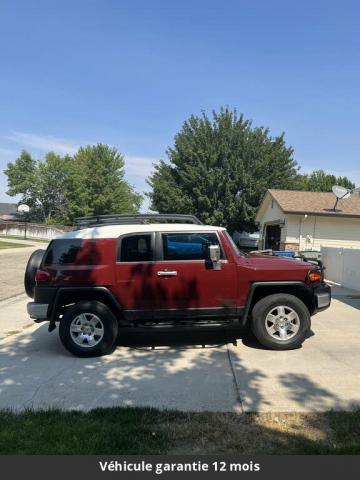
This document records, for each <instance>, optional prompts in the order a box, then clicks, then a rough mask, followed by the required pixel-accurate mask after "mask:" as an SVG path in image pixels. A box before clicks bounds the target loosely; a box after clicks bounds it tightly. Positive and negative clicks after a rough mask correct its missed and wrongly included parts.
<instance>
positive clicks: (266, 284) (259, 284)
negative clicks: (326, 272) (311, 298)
mask: <svg viewBox="0 0 360 480" xmlns="http://www.w3.org/2000/svg"><path fill="white" fill-rule="evenodd" d="M288 285H290V286H291V285H298V286H301V287H302V288H305V289H308V287H307V286H306V284H305V283H304V282H301V281H300V280H291V281H289V280H285V281H274V282H272V281H270V282H254V283H252V284H251V286H250V291H249V295H248V298H247V302H246V306H245V310H244V315H243V323H244V324H245V323H246V322H247V320H248V316H249V312H250V307H251V302H252V299H253V297H254V293H255V290H256V289H257V288H259V287H274V286H275V287H276V286H288Z"/></svg>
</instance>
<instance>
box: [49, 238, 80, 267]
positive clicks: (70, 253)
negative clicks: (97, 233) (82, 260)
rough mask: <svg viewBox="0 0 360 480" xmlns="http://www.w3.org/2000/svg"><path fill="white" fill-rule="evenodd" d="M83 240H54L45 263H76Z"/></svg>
mask: <svg viewBox="0 0 360 480" xmlns="http://www.w3.org/2000/svg"><path fill="white" fill-rule="evenodd" d="M80 246H81V240H79V239H69V240H67V239H64V240H62V239H60V240H53V241H52V242H51V243H50V245H49V247H48V250H47V252H46V255H45V259H44V265H66V264H71V263H75V261H76V257H77V255H78V253H79V251H80Z"/></svg>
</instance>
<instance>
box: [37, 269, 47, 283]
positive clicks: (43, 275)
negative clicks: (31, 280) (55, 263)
mask: <svg viewBox="0 0 360 480" xmlns="http://www.w3.org/2000/svg"><path fill="white" fill-rule="evenodd" d="M49 280H50V273H49V272H45V271H44V270H37V272H36V274H35V282H36V283H41V282H48V281H49Z"/></svg>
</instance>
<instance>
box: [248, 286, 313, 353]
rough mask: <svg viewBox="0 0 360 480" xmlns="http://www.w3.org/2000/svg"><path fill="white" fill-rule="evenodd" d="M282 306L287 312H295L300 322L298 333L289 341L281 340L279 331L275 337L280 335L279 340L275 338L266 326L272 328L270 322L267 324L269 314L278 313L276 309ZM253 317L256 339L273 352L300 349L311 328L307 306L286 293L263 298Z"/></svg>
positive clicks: (255, 308) (254, 310)
mask: <svg viewBox="0 0 360 480" xmlns="http://www.w3.org/2000/svg"><path fill="white" fill-rule="evenodd" d="M281 306H284V307H288V308H285V312H290V309H292V310H293V311H295V312H296V314H297V316H298V320H299V322H300V324H299V328H298V331H297V332H296V333H295V335H294V336H292V337H291V338H289V339H280V333H279V332H278V331H276V332H275V333H274V335H275V336H277V335H279V338H274V336H272V335H271V334H270V333H269V332H268V330H267V328H266V324H267V325H268V326H269V327H271V324H272V322H271V321H270V323H269V321H267V322H266V318H267V316H268V314H269V313H270V312H272V311H274V309H275V312H277V310H276V308H277V307H281ZM251 316H252V318H251V329H252V331H253V333H254V335H255V337H256V338H257V340H258V341H259V342H260V343H261V345H263V346H264V347H267V348H269V349H271V350H292V349H294V348H299V347H300V346H301V345H302V343H303V342H304V340H305V339H306V337H307V335H308V332H309V330H310V326H311V321H310V313H309V310H308V308H307V307H306V305H305V304H304V303H303V302H302V301H301V300H300V299H299V298H297V297H295V296H294V295H289V294H286V293H278V294H274V295H269V296H267V297H264V298H262V299H261V300H259V301H258V302H257V303H256V304H255V306H254V308H253V310H252V315H251ZM271 318H272V317H271ZM298 320H297V319H296V320H295V321H296V322H297V321H298ZM279 328H280V327H279ZM291 330H292V329H290V330H287V331H288V332H289V335H290V334H291Z"/></svg>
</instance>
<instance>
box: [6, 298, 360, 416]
mask: <svg viewBox="0 0 360 480" xmlns="http://www.w3.org/2000/svg"><path fill="white" fill-rule="evenodd" d="M335 293H336V297H337V298H335V299H334V300H333V304H332V307H331V309H330V310H327V311H325V312H323V313H321V314H318V315H317V316H315V317H314V318H313V336H312V337H311V338H309V339H308V340H307V341H306V342H305V344H304V346H303V348H301V349H299V350H295V351H289V352H272V351H267V350H263V349H261V348H259V346H257V345H249V344H248V342H247V341H242V340H239V342H238V346H233V345H232V344H231V342H229V338H227V337H226V336H224V335H222V334H220V333H218V334H216V335H215V336H214V335H213V334H211V335H209V334H205V333H204V332H201V333H199V334H195V333H193V334H187V335H185V336H183V337H185V338H181V337H179V336H175V334H172V335H171V336H170V335H169V334H164V333H162V334H156V335H154V334H152V335H151V337H150V336H149V334H146V335H142V336H141V339H139V338H137V346H135V345H134V341H135V340H134V338H131V337H129V336H127V337H125V338H122V340H121V342H120V343H122V344H123V345H119V346H118V348H117V349H116V351H115V352H114V353H113V354H111V355H109V356H106V357H103V358H97V359H79V358H75V357H73V356H71V355H69V354H68V353H67V352H66V351H65V350H64V349H63V347H62V345H61V344H60V340H59V338H58V330H55V331H54V332H53V333H51V334H49V333H48V332H47V324H41V325H32V326H29V319H28V317H27V315H26V312H25V304H26V301H27V300H26V298H25V296H20V297H18V298H15V299H12V300H7V301H5V302H0V331H2V332H3V335H4V328H3V327H1V326H4V325H7V327H6V328H7V329H8V332H9V328H10V327H11V326H12V322H13V325H14V327H13V328H12V327H11V330H15V331H18V332H20V333H11V331H10V334H9V333H8V334H7V335H6V338H3V339H2V340H1V341H0V408H4V407H10V408H16V409H22V408H26V407H35V408H40V407H47V406H58V407H61V408H64V409H91V408H94V407H99V406H115V405H138V406H154V407H160V408H174V409H180V410H197V411H199V410H200V411H201V410H211V411H237V412H242V411H323V410H328V409H331V408H333V409H350V408H352V407H353V406H354V404H358V405H360V376H359V370H360V348H359V347H360V331H359V330H360V329H359V325H360V300H359V299H356V298H355V299H353V298H349V297H351V293H352V292H349V291H343V290H341V289H340V290H339V289H335ZM181 341H182V343H183V344H184V343H186V344H185V345H181ZM203 342H204V343H206V348H201V343H203ZM124 344H127V346H124ZM151 344H154V345H156V346H155V349H152V348H151ZM129 345H130V346H129Z"/></svg>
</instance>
